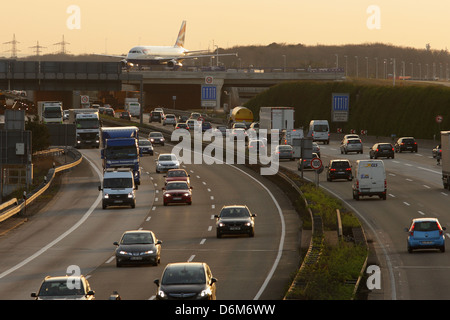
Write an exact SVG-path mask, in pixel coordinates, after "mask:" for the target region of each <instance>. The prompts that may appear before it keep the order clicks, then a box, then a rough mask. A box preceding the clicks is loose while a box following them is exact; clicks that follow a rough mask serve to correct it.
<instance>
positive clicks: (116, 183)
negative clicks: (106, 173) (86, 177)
mask: <svg viewBox="0 0 450 320" xmlns="http://www.w3.org/2000/svg"><path fill="white" fill-rule="evenodd" d="M132 187H133V179H132V178H131V177H130V178H106V179H104V180H103V188H107V189H115V188H116V189H123V188H132Z"/></svg>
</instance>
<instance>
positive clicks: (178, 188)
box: [162, 181, 192, 206]
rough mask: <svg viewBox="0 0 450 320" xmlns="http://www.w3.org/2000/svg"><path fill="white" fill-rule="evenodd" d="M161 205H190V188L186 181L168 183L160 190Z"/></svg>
mask: <svg viewBox="0 0 450 320" xmlns="http://www.w3.org/2000/svg"><path fill="white" fill-rule="evenodd" d="M162 191H163V203H164V205H165V206H167V205H168V204H169V203H187V204H188V205H191V204H192V187H190V186H189V184H188V183H187V181H170V182H167V184H166V186H165V187H164V188H162Z"/></svg>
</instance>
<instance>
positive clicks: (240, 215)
mask: <svg viewBox="0 0 450 320" xmlns="http://www.w3.org/2000/svg"><path fill="white" fill-rule="evenodd" d="M214 217H215V218H216V232H217V238H221V237H222V235H224V234H242V233H244V234H248V235H249V236H250V237H254V236H255V217H256V214H252V213H251V212H250V209H249V208H248V207H247V206H245V205H232V206H224V207H222V210H220V213H219V214H218V215H215V216H214Z"/></svg>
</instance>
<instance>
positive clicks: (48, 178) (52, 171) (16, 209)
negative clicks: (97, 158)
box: [0, 148, 83, 222]
mask: <svg viewBox="0 0 450 320" xmlns="http://www.w3.org/2000/svg"><path fill="white" fill-rule="evenodd" d="M68 152H69V153H73V159H74V161H73V162H71V163H68V164H65V165H62V166H59V167H56V168H51V169H50V170H49V171H48V173H47V176H46V181H44V182H43V183H41V185H39V186H38V187H37V188H36V189H35V190H33V191H32V192H31V193H30V194H27V195H26V196H25V199H24V200H21V201H20V203H19V202H18V201H17V199H15V200H16V204H17V205H16V206H15V207H14V208H11V209H9V210H7V211H5V212H4V213H2V214H0V222H2V221H5V220H7V219H9V218H10V217H12V216H14V215H16V214H18V213H19V212H21V211H22V210H23V209H25V208H26V206H28V205H30V204H31V203H32V202H33V201H34V200H36V199H37V198H38V197H39V196H40V195H42V194H43V193H44V192H45V191H46V190H47V189H48V187H49V186H50V184H51V183H52V182H53V179H54V177H55V175H56V173H58V172H62V171H65V170H68V169H71V168H73V167H76V166H77V165H79V164H80V163H81V161H82V160H83V157H82V155H81V153H79V152H78V151H76V152H75V150H74V149H72V148H70V149H68ZM13 200H14V199H13ZM5 205H6V203H5V204H2V207H3V206H5Z"/></svg>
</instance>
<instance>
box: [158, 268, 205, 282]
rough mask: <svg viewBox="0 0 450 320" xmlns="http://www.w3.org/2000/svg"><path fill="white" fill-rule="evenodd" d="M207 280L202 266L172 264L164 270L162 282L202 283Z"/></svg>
mask: <svg viewBox="0 0 450 320" xmlns="http://www.w3.org/2000/svg"><path fill="white" fill-rule="evenodd" d="M205 282H206V277H205V271H204V270H203V267H201V266H185V265H181V266H170V267H168V268H167V269H166V270H165V271H164V275H163V277H162V280H161V284H163V285H168V284H202V283H205Z"/></svg>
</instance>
